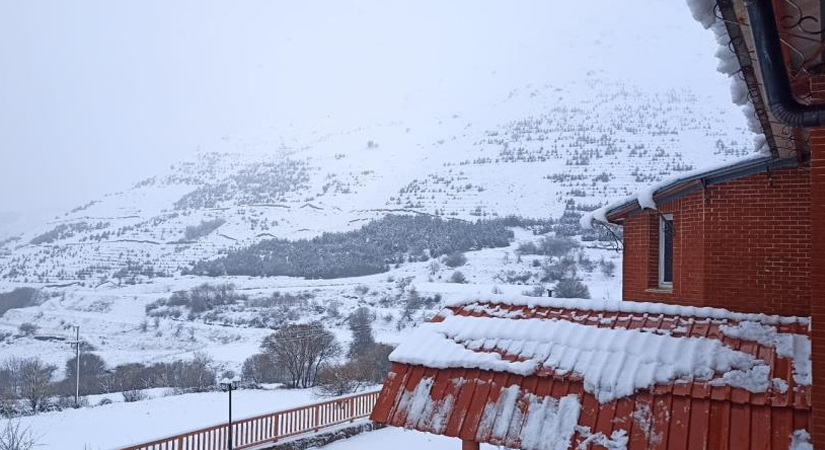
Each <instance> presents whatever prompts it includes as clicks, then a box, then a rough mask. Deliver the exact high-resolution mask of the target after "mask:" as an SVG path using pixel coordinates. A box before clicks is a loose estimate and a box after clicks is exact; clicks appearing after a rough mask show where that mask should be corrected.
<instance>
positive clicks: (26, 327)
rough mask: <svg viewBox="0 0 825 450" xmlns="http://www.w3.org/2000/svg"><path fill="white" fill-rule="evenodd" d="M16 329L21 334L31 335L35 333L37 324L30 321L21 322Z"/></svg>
mask: <svg viewBox="0 0 825 450" xmlns="http://www.w3.org/2000/svg"><path fill="white" fill-rule="evenodd" d="M17 331H19V332H20V334H22V335H23V336H31V335H33V334H35V333H37V325H35V324H33V323H31V322H25V323H21V324H20V326H19V327H17Z"/></svg>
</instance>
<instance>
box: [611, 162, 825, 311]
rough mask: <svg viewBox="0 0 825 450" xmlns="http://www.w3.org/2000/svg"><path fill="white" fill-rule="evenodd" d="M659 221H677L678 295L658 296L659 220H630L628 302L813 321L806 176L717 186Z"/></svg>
mask: <svg viewBox="0 0 825 450" xmlns="http://www.w3.org/2000/svg"><path fill="white" fill-rule="evenodd" d="M658 213H661V214H665V213H670V214H673V219H674V229H675V235H674V244H673V247H674V248H673V270H674V273H673V290H672V291H670V292H665V291H661V290H659V289H657V284H658V215H657V213H655V212H644V213H641V214H638V215H636V216H634V217H630V218H627V219H626V220H625V225H624V236H625V238H624V242H625V249H624V255H625V256H624V267H623V272H624V281H623V283H624V287H623V291H624V292H623V296H624V298H625V299H628V300H648V301H661V302H667V303H676V304H683V305H695V306H715V307H721V308H728V309H732V310H736V311H742V312H764V313H769V314H785V315H804V316H807V315H809V314H810V299H811V293H810V289H809V284H808V279H809V277H810V275H811V220H810V178H809V170H808V169H807V168H799V169H797V168H792V169H781V170H777V171H774V172H772V173H771V174H770V176H769V175H767V174H756V175H751V176H748V177H745V178H741V179H738V180H733V181H729V182H725V183H722V184H717V185H713V186H710V187H708V188H707V189H706V190H703V191H698V192H694V193H691V194H689V195H686V196H684V197H682V198H680V199H677V200H674V201H672V202H669V203H666V204H662V205H659V210H658ZM823 223H825V222H823Z"/></svg>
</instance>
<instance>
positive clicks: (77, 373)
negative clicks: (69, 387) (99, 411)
mask: <svg viewBox="0 0 825 450" xmlns="http://www.w3.org/2000/svg"><path fill="white" fill-rule="evenodd" d="M74 329H75V332H76V335H75V341H74V345H75V364H76V366H75V371H74V372H75V385H74V406H75V408H79V407H80V325H77V326H75V327H74Z"/></svg>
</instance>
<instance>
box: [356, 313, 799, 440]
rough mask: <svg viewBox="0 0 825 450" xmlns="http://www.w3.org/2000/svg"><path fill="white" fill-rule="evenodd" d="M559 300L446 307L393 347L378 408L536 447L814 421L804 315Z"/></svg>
mask: <svg viewBox="0 0 825 450" xmlns="http://www.w3.org/2000/svg"><path fill="white" fill-rule="evenodd" d="M559 300H561V299H534V300H528V299H515V300H508V301H502V300H493V301H475V302H459V303H457V304H455V305H453V306H450V307H448V308H445V309H444V310H443V311H442V312H441V313H439V315H438V316H436V318H434V319H433V321H432V322H431V323H429V324H425V325H423V326H422V327H421V328H420V330H418V331H417V332H416V333H415V334H414V335H413V336H412V337H411V338H410V339H409V340H408V341H406V342H405V343H404V344H402V345H401V346H400V347H399V348H398V349H397V350H396V351H395V352H394V353H393V354H392V355H391V360H393V365H392V369H391V372H390V374H389V376H388V378H387V382H386V383H385V385H384V388H383V390H382V392H381V395H380V397H379V400H378V403H377V405H376V407H375V409H374V410H373V414H372V419H373V420H375V421H378V422H383V423H387V424H390V425H394V426H401V427H406V428H411V429H416V430H419V431H425V432H431V433H436V434H443V435H447V436H453V437H458V438H461V439H466V440H474V441H479V442H489V443H492V444H495V445H504V446H506V447H510V448H525V449H530V450H532V449H542V450H543V449H553V450H555V449H566V448H573V447H571V445H580V444H582V443H585V444H584V445H585V447H586V446H587V445H588V444H590V445H591V447H590V448H602V447H604V448H624V447H622V445H623V444H626V445H627V446H628V447H627V448H630V449H635V448H689V449H692V448H714V449H715V448H737V449H740V448H741V449H747V448H760V449H762V448H764V449H783V450H785V449H787V448H789V444H790V442H791V439H792V438H791V436H792V434H793V433H794V432H798V431H799V430H807V429H809V422H810V411H811V407H810V405H811V387H810V338H809V336H808V323H807V320H806V319H804V318H783V317H777V316H761V315H743V314H736V313H730V312H728V311H725V310H714V309H711V308H685V307H674V306H672V305H658V306H657V304H650V303H633V302H621V303H619V302H612V303H611V304H603V303H602V302H593V301H584V300H576V301H571V300H564V301H559ZM617 305H621V306H617ZM691 312H695V313H696V314H690V313H691ZM800 433H801V434H800ZM798 434H800V435H804V433H802V432H799V433H798ZM597 444H598V445H597ZM583 448H584V447H583Z"/></svg>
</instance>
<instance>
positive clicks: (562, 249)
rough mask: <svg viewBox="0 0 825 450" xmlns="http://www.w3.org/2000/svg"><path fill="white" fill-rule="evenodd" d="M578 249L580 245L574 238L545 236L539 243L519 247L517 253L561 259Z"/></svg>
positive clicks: (529, 243)
mask: <svg viewBox="0 0 825 450" xmlns="http://www.w3.org/2000/svg"><path fill="white" fill-rule="evenodd" d="M578 247H579V243H578V242H577V241H576V240H575V239H572V238H568V237H553V236H544V237H543V238H541V239H539V240H538V242H537V243H533V242H526V243H523V244H521V245H519V247H518V249H517V250H516V251H517V252H518V253H520V254H524V255H544V256H555V257H561V256H564V255H566V254H567V253H569V252H570V251H571V250H573V249H574V248H578Z"/></svg>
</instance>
